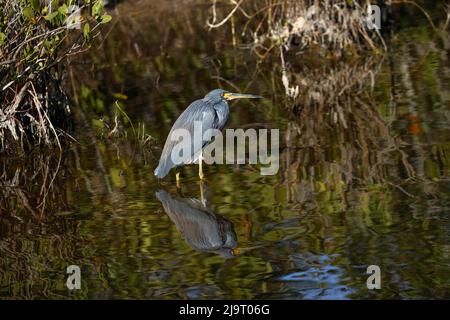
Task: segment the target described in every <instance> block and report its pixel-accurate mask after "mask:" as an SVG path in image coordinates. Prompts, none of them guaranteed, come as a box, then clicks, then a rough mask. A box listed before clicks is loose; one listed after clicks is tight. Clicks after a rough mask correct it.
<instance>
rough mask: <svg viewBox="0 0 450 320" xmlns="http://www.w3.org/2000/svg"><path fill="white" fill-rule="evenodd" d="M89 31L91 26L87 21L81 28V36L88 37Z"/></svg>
mask: <svg viewBox="0 0 450 320" xmlns="http://www.w3.org/2000/svg"><path fill="white" fill-rule="evenodd" d="M90 33H91V26H90V25H89V23H86V24H85V25H84V28H83V36H84V38H85V39H88V38H89V36H90Z"/></svg>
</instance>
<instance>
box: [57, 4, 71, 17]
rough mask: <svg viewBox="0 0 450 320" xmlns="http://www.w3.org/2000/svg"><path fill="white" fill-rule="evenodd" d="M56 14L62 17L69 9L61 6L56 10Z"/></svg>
mask: <svg viewBox="0 0 450 320" xmlns="http://www.w3.org/2000/svg"><path fill="white" fill-rule="evenodd" d="M58 12H60V13H61V14H63V15H67V13H68V12H69V8H67V6H66V5H65V4H63V5H62V6H61V7H59V8H58Z"/></svg>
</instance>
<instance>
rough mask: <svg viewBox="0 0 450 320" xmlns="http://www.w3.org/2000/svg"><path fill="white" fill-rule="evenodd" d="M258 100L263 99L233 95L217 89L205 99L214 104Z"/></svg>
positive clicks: (250, 95) (248, 95) (247, 95)
mask: <svg viewBox="0 0 450 320" xmlns="http://www.w3.org/2000/svg"><path fill="white" fill-rule="evenodd" d="M257 98H262V97H261V96H257V95H254V94H243V93H233V92H228V91H226V90H223V89H215V90H213V91H211V92H209V93H208V94H207V95H206V96H205V98H204V99H205V100H208V101H210V102H213V103H219V102H221V101H224V100H225V101H230V100H234V99H257Z"/></svg>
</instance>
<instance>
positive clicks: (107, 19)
mask: <svg viewBox="0 0 450 320" xmlns="http://www.w3.org/2000/svg"><path fill="white" fill-rule="evenodd" d="M111 19H112V17H111V16H110V15H107V14H105V15H103V16H102V17H101V19H100V23H108V22H110V21H111Z"/></svg>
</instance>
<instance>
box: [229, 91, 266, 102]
mask: <svg viewBox="0 0 450 320" xmlns="http://www.w3.org/2000/svg"><path fill="white" fill-rule="evenodd" d="M223 98H224V99H225V100H234V99H260V98H262V97H261V96H257V95H254V94H243V93H231V92H225V93H224V94H223Z"/></svg>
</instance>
